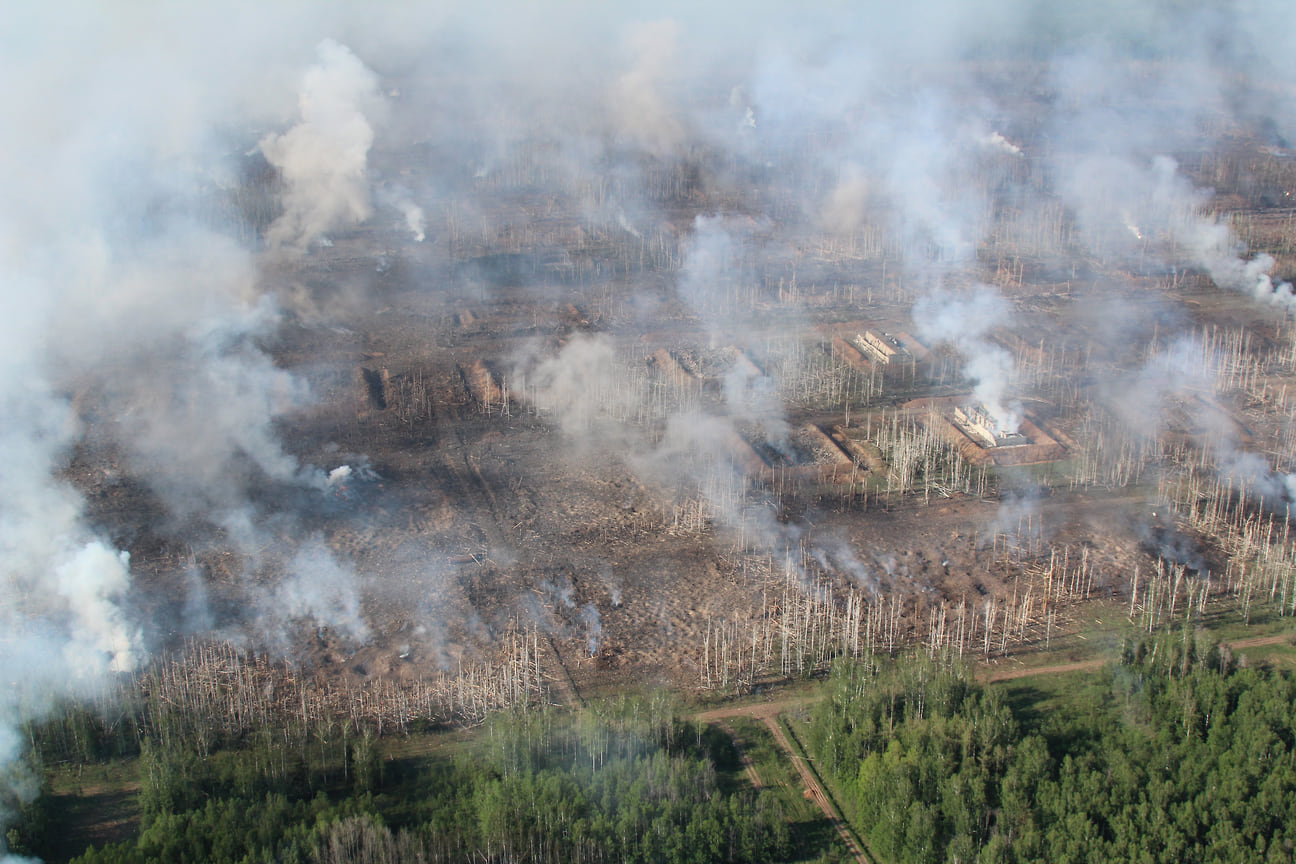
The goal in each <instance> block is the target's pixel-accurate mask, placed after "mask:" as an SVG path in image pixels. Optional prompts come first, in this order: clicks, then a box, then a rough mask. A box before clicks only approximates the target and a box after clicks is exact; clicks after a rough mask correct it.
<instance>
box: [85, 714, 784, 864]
mask: <svg viewBox="0 0 1296 864" xmlns="http://www.w3.org/2000/svg"><path fill="white" fill-rule="evenodd" d="M345 734H346V729H345V727H341V728H337V727H334V728H333V730H332V735H333V736H334V737H335V738H336V737H337V736H342V735H345ZM324 735H325V732H324V731H322V730H315V732H314V733H313V734H311V735H308V736H304V737H296V736H294V735H292V734H287V733H285V732H284V731H283V730H278V731H275V730H264V731H261V732H258V733H256V734H255V735H252V736H249V737H248V738H247V739H246V740H244V741H242V742H239V743H238V744H237V745H232V744H231V745H229V746H225V747H223V748H222V749H219V750H212V749H211V746H210V742H208V743H207V744H206V745H204V747H203V748H202V750H201V751H200V748H197V747H195V746H194V743H193V742H186V741H184V740H183V739H180V738H168V739H161V738H152V739H146V740H145V741H144V742H143V746H142V748H141V753H140V757H139V758H140V772H139V773H140V783H141V791H140V809H141V813H142V821H141V830H140V833H139V835H138V837H137V838H136V839H134V840H133V841H130V842H126V843H119V844H114V845H111V846H108V847H105V848H102V849H98V850H88V851H87V852H86V853H85V854H84V855H83V856H81V857H80V858H78V859H76V860H77V861H79V862H83V864H101V862H102V864H107V862H131V864H135V862H168V864H181V862H195V864H196V862H249V864H251V862H261V861H266V862H270V861H275V862H328V864H332V862H343V861H370V862H387V861H391V862H396V861H401V862H405V861H437V862H441V861H445V862H454V861H465V862H467V861H474V862H477V861H523V860H525V861H537V862H544V861H553V862H560V861H561V862H586V861H588V862H601V861H608V862H611V861H618V862H620V861H666V862H670V861H681V862H684V861H688V862H694V861H696V862H712V861H767V860H778V859H780V858H782V857H785V856H786V855H787V854H788V852H789V849H790V846H789V835H788V826H787V820H786V818H785V817H784V815H783V813H782V812H781V809H780V806H779V804H778V802H777V800H776V799H775V798H774V797H772V796H771V795H770V794H769V793H765V792H758V793H754V792H752V791H751V790H750V789H746V788H742V787H741V786H740V784H738V783H737V781H736V780H732V779H729V777H728V774H726V770H727V771H728V772H730V773H733V774H736V773H737V761H736V760H737V756H736V753H735V752H734V751H733V746H732V742H730V741H729V739H728V738H727V737H726V736H724V735H722V734H720V733H718V732H716V731H715V730H708V729H706V728H704V727H701V726H697V725H695V724H692V723H689V722H686V721H684V720H683V719H682V718H681V717H680V716H679V715H678V714H677V713H676V711H675V709H674V706H673V704H672V703H671V701H670V700H669V699H668V698H666V697H665V696H655V697H651V698H646V699H635V698H624V699H620V700H615V701H610V702H606V703H601V704H598V705H595V706H592V707H590V708H587V709H584V710H582V711H580V712H577V713H574V714H572V713H565V712H560V711H554V710H548V711H535V712H518V713H513V714H501V715H498V716H496V717H495V718H493V719H492V720H491V721H490V722H488V723H487V724H486V726H485V728H483V729H482V730H480V731H479V732H478V733H477V734H476V735H475V736H474V738H473V741H472V743H471V744H469V745H467V746H465V747H464V749H463V750H461V751H460V752H458V754H457V755H456V756H454V757H438V756H435V755H434V756H431V757H420V758H416V759H409V760H397V761H390V760H385V759H383V758H382V756H381V755H380V754H381V751H380V747H379V742H378V741H377V739H376V738H374V737H373V736H372V735H360V736H355V735H351V736H350V738H349V740H345V741H342V742H339V741H336V740H324ZM204 751H205V752H204ZM718 766H719V767H718Z"/></svg>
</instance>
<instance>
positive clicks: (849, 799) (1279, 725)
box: [806, 631, 1296, 864]
mask: <svg viewBox="0 0 1296 864" xmlns="http://www.w3.org/2000/svg"><path fill="white" fill-rule="evenodd" d="M1073 677H1076V683H1075V684H1074V686H1070V687H1067V688H1065V689H1064V690H1063V691H1062V692H1061V694H1060V695H1058V696H1057V697H1055V698H1051V699H1048V700H1042V699H1040V694H1038V693H1032V691H1031V690H1030V688H1021V689H1020V690H1019V691H1018V695H1019V696H1020V697H1021V698H1018V699H1013V698H1011V693H1010V690H1009V688H1007V687H1004V686H1002V685H998V686H992V687H979V686H976V685H975V684H974V683H972V681H971V678H970V676H969V675H968V673H967V670H966V669H965V668H963V667H961V666H960V665H958V664H951V663H939V662H934V661H931V660H928V659H926V658H923V657H910V658H906V659H903V660H901V661H898V662H896V661H891V660H885V659H880V658H879V659H877V660H876V661H874V662H872V663H854V664H845V663H843V664H841V665H839V666H838V667H836V668H835V670H834V672H833V674H832V678H831V681H830V682H829V687H830V694H829V697H828V698H827V699H825V700H824V701H823V702H821V703H820V704H819V705H818V706H817V707H816V709H815V711H814V712H813V716H812V719H811V721H810V724H809V728H808V729H807V730H806V736H807V739H808V741H809V742H810V748H811V750H812V751H813V753H814V755H815V757H816V760H817V762H818V763H819V766H820V770H821V771H822V772H823V773H825V774H827V775H828V776H829V777H831V778H832V780H833V783H834V785H835V788H836V790H837V794H838V795H839V797H840V800H841V803H842V804H843V806H844V808H845V810H846V812H847V813H848V814H849V816H850V817H851V821H852V822H853V824H854V825H855V826H856V827H857V828H859V829H861V830H860V833H861V835H862V836H863V837H864V839H865V841H866V844H867V846H868V848H869V851H870V852H871V853H872V854H873V856H874V857H876V858H877V859H878V861H879V862H881V864H901V862H905V864H929V862H950V864H952V862H982V864H990V862H995V864H998V862H1021V864H1026V862H1051V864H1070V862H1074V864H1094V862H1107V861H1111V862H1116V861H1120V862H1138V864H1144V862H1146V864H1153V862H1167V864H1170V862H1175V864H1182V862H1261V861H1264V862H1291V861H1292V860H1293V848H1294V846H1296V718H1294V715H1293V706H1294V705H1296V682H1294V681H1293V678H1292V676H1291V675H1290V674H1288V673H1283V672H1278V671H1273V670H1268V669H1263V668H1238V667H1237V666H1236V665H1235V664H1234V663H1233V661H1232V660H1231V659H1230V658H1229V657H1228V655H1227V653H1226V652H1221V651H1220V650H1219V649H1218V648H1217V647H1215V646H1211V645H1199V644H1198V642H1197V640H1196V638H1195V637H1194V635H1193V634H1192V633H1191V632H1189V631H1184V632H1182V633H1171V634H1163V635H1160V636H1157V637H1153V638H1149V639H1147V640H1142V641H1140V640H1131V641H1129V642H1128V643H1127V644H1126V645H1125V646H1124V648H1123V650H1122V656H1121V658H1120V661H1119V662H1117V663H1113V664H1109V665H1108V667H1107V668H1106V669H1105V670H1104V671H1102V672H1101V673H1099V674H1097V675H1086V676H1073Z"/></svg>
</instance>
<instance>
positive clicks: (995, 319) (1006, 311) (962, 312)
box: [913, 285, 1022, 432]
mask: <svg viewBox="0 0 1296 864" xmlns="http://www.w3.org/2000/svg"><path fill="white" fill-rule="evenodd" d="M913 318H914V326H915V328H916V329H917V331H918V334H917V335H918V338H919V339H923V340H925V341H927V342H929V343H930V344H933V345H935V344H939V343H944V342H947V343H949V344H950V345H952V346H953V347H954V349H955V350H956V351H958V352H959V354H960V355H961V356H962V357H963V374H964V376H965V377H967V378H968V379H970V380H971V381H972V383H973V391H972V394H973V396H974V398H975V399H976V401H977V402H979V403H981V405H982V406H984V407H985V409H986V411H987V412H988V413H989V415H990V416H991V417H992V418H993V419H994V421H995V424H996V427H997V429H998V430H999V431H1001V432H1016V431H1017V430H1018V428H1019V427H1020V426H1021V420H1022V417H1021V405H1020V403H1019V402H1017V401H1016V400H1014V399H1012V398H1011V395H1010V393H1011V390H1010V388H1011V385H1012V382H1013V373H1014V366H1013V359H1012V355H1010V354H1009V353H1008V352H1007V351H1006V350H1005V349H1004V348H1002V347H1001V346H999V345H996V344H993V343H992V342H990V341H989V338H988V337H989V334H990V333H991V331H993V330H994V329H995V328H997V327H1001V326H1004V325H1006V324H1008V323H1009V322H1010V321H1011V319H1012V314H1011V309H1010V308H1009V306H1008V303H1007V301H1005V300H1004V298H1003V296H1002V295H1000V294H999V292H998V291H997V290H996V289H995V288H993V287H991V286H988V285H979V286H977V287H976V288H974V289H973V290H972V292H971V293H968V294H956V293H954V292H952V291H942V290H938V291H936V292H935V293H932V294H929V295H927V296H926V297H925V298H923V299H922V300H920V301H919V302H918V303H916V304H915V305H914V309H913Z"/></svg>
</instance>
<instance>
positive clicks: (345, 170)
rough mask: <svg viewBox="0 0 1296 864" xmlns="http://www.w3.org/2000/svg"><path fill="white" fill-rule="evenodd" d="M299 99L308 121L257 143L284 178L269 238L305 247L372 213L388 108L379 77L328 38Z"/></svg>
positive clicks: (415, 221) (417, 217)
mask: <svg viewBox="0 0 1296 864" xmlns="http://www.w3.org/2000/svg"><path fill="white" fill-rule="evenodd" d="M299 100H300V101H299V109H300V113H301V121H300V122H299V123H298V124H297V125H295V126H293V128H292V129H289V130H288V131H287V132H284V133H283V134H281V135H274V134H272V135H267V136H266V137H265V138H263V139H261V143H260V145H258V146H259V148H260V150H261V152H262V153H263V154H264V155H265V158H266V161H268V162H269V163H270V164H271V165H273V166H274V167H275V168H277V169H278V170H279V174H280V176H281V177H282V178H283V183H284V192H283V207H284V212H283V215H281V216H280V217H279V218H278V219H276V220H275V222H274V224H273V225H271V226H270V230H269V231H268V232H267V235H266V241H267V243H268V244H269V245H270V246H271V248H278V247H280V246H283V245H289V246H291V247H293V248H296V249H299V250H300V249H303V248H305V247H306V246H307V245H308V244H310V243H311V242H313V241H315V240H317V239H319V238H320V237H321V236H322V235H323V234H324V233H325V232H327V231H331V230H333V229H334V228H335V227H341V226H345V225H353V224H356V223H358V222H363V221H364V220H365V219H367V218H369V215H370V214H371V213H372V212H373V208H372V206H371V204H370V200H369V199H370V196H369V179H368V173H367V165H368V156H369V148H370V147H372V146H373V141H374V130H373V125H372V123H373V118H375V117H380V116H381V115H382V113H383V109H384V107H385V106H384V105H383V102H382V97H381V96H380V95H379V92H378V76H377V75H375V74H374V73H373V72H372V71H371V70H370V69H369V68H368V67H367V66H365V65H364V63H362V62H361V61H360V60H359V59H358V58H357V57H356V56H355V55H354V54H352V53H351V51H350V49H348V48H347V47H346V46H345V45H339V44H338V43H337V42H334V41H333V40H331V39H326V40H324V41H323V42H321V43H320V46H319V49H318V62H317V63H316V65H314V66H312V67H311V68H310V70H308V71H307V73H306V75H305V76H304V77H303V79H302V84H301V95H300V97H299ZM410 206H411V208H413V205H410ZM406 215H407V218H408V219H409V220H410V227H411V229H412V230H413V231H414V232H415V234H416V235H420V234H421V233H422V216H421V214H420V213H418V211H417V210H416V209H410V210H409V211H407V214H406ZM419 239H422V238H421V237H420V238H419Z"/></svg>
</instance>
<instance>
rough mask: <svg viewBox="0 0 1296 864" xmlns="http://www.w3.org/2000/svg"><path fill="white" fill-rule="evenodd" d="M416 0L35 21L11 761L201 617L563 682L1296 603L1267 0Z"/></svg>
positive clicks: (324, 662)
mask: <svg viewBox="0 0 1296 864" xmlns="http://www.w3.org/2000/svg"><path fill="white" fill-rule="evenodd" d="M1122 8H1124V7H1122ZM384 10H385V11H384V12H383V13H382V14H378V15H369V14H367V13H366V14H359V12H357V11H355V10H347V9H346V8H344V7H343V8H339V9H333V10H331V11H329V12H326V13H317V12H314V11H313V12H312V14H311V15H310V16H308V15H306V14H304V11H303V10H300V9H295V8H290V7H288V6H282V5H279V4H271V5H270V6H268V7H267V6H265V5H259V6H257V7H255V8H252V7H248V8H239V9H235V10H232V11H221V12H219V13H218V12H217V11H216V10H214V9H210V8H198V9H195V10H192V11H176V10H168V11H166V12H165V13H163V12H161V11H159V10H153V11H152V13H148V12H145V11H142V10H135V11H130V12H123V11H121V10H109V9H108V8H107V7H106V6H105V5H101V4H90V5H88V6H86V7H85V8H83V9H81V10H79V11H80V12H81V15H80V16H77V17H76V20H75V21H74V22H73V23H72V24H71V25H70V26H60V27H57V28H55V27H52V26H50V23H51V22H50V21H48V20H42V17H41V16H48V15H49V14H53V13H45V12H32V13H30V15H31V16H33V17H31V18H30V19H24V20H23V21H21V22H19V26H18V27H17V28H16V31H15V32H18V33H25V34H42V35H41V37H40V38H35V37H33V39H32V41H31V44H25V45H22V46H17V45H15V46H10V47H12V48H13V49H14V50H12V51H7V52H6V54H8V55H9V56H7V57H6V59H5V60H4V61H3V62H4V67H3V68H4V71H3V73H0V74H3V76H4V80H5V81H6V82H8V83H7V86H6V87H5V88H3V89H4V92H5V95H4V97H3V98H4V99H5V100H6V102H7V103H8V104H7V106H6V107H7V108H8V109H9V110H8V112H6V113H7V114H8V116H13V117H21V118H25V119H26V122H24V123H22V124H19V128H17V129H16V131H15V132H14V134H13V135H12V136H11V141H10V142H9V143H7V144H6V145H5V146H4V148H3V158H4V160H5V167H6V169H7V171H6V176H9V177H11V178H13V182H12V184H11V186H12V188H11V189H10V190H9V192H8V193H7V195H6V202H5V203H4V204H3V206H0V219H3V223H4V232H3V236H4V241H3V245H0V264H2V266H3V274H4V286H5V287H4V291H5V301H6V309H7V311H8V312H9V316H10V340H9V344H8V351H7V352H6V360H5V362H6V369H5V375H4V376H3V382H4V383H3V385H0V387H2V388H3V389H0V399H3V404H4V406H5V407H4V411H3V413H2V414H0V416H2V417H3V420H2V421H0V434H3V437H4V442H5V445H6V446H5V452H6V458H5V460H4V467H3V468H2V469H0V551H2V552H3V556H2V557H3V560H2V561H0V576H2V578H3V584H4V587H5V599H4V601H3V606H0V610H2V613H0V614H3V627H4V634H3V637H2V640H3V641H0V662H2V663H3V664H4V669H5V674H6V676H7V678H6V680H9V681H12V682H13V686H12V687H10V688H9V691H8V695H6V696H2V697H0V709H2V710H3V713H4V716H5V717H6V718H7V719H8V721H10V725H9V726H7V727H6V729H7V730H8V731H7V732H6V733H3V734H0V745H3V746H4V748H5V750H6V752H7V753H8V754H9V755H10V756H12V755H13V754H16V752H17V744H16V741H10V740H8V739H7V738H5V737H4V735H8V738H13V737H14V736H13V734H12V730H14V729H16V724H19V723H21V722H23V721H24V720H27V719H30V718H32V717H37V716H40V715H41V714H42V713H43V712H45V711H47V710H49V709H50V706H51V705H52V704H53V703H54V701H55V700H56V699H57V698H59V697H60V696H63V695H70V696H75V695H77V694H85V693H91V692H94V691H95V690H96V689H97V688H98V687H99V686H101V685H102V683H103V682H104V681H105V680H112V679H113V677H114V676H116V675H118V674H121V673H137V672H139V671H140V670H142V669H145V668H147V667H148V664H149V663H150V662H153V661H154V660H155V659H156V658H160V657H166V656H168V655H169V653H170V652H172V651H174V650H175V649H177V648H178V647H180V646H184V645H186V644H189V645H192V644H194V643H207V642H215V643H228V644H230V645H232V646H234V648H236V649H237V650H238V651H242V652H247V653H248V654H254V655H258V656H264V657H269V658H272V659H273V660H274V661H275V662H282V663H283V664H285V666H286V667H288V668H292V669H297V670H302V671H303V674H305V675H308V676H313V677H315V678H317V679H320V680H325V681H331V682H341V684H340V685H339V686H346V687H356V688H363V687H365V686H367V683H366V682H390V683H391V684H392V686H395V687H397V688H399V687H401V686H407V685H408V686H411V687H412V686H415V685H416V684H417V683H418V682H422V681H425V680H427V679H428V678H429V677H430V676H433V675H440V676H450V677H453V676H456V675H461V674H463V670H465V669H472V668H474V667H475V666H477V665H480V664H483V663H489V662H494V661H496V660H497V659H498V658H499V657H500V655H501V652H502V651H504V650H505V647H504V646H506V645H509V644H513V643H512V642H510V640H511V639H513V638H514V637H516V636H517V635H518V634H529V636H528V638H530V639H531V644H532V645H533V646H535V653H534V655H532V654H528V655H527V658H528V659H527V660H526V661H525V662H528V663H534V664H535V666H536V668H537V669H538V670H539V676H538V677H539V679H542V680H543V681H544V682H546V683H545V685H544V687H545V688H547V693H546V694H545V695H543V697H542V698H546V699H552V700H555V701H563V700H567V701H570V700H573V699H576V698H580V697H581V696H584V695H589V694H591V693H599V692H605V691H608V690H612V689H615V688H617V687H619V686H624V685H625V684H626V683H627V682H631V683H633V682H666V683H669V684H671V685H674V686H680V687H687V688H696V687H734V686H739V687H744V686H751V685H752V684H754V683H756V682H758V681H760V680H764V679H766V678H771V677H779V676H782V675H786V674H792V673H794V672H805V671H808V670H812V669H815V668H821V667H822V666H823V664H824V663H826V662H828V660H829V659H830V658H831V657H832V656H834V655H836V654H840V653H853V652H859V651H861V650H878V649H880V650H893V649H895V648H897V647H900V646H903V645H912V644H920V645H927V646H929V647H930V648H931V649H932V650H937V649H942V648H948V649H952V650H957V651H959V652H970V653H975V654H977V655H983V656H1001V655H1003V654H1005V653H1008V652H1010V651H1011V650H1017V649H1020V648H1029V647H1031V646H1037V645H1039V644H1041V643H1043V642H1045V641H1046V640H1048V639H1051V638H1052V634H1053V633H1054V632H1055V628H1059V629H1065V626H1066V623H1067V621H1068V620H1069V618H1070V616H1072V615H1074V614H1075V613H1076V610H1077V609H1080V608H1082V605H1083V604H1084V603H1086V602H1090V603H1105V604H1108V606H1111V607H1113V608H1119V609H1121V610H1122V611H1124V612H1126V613H1127V615H1128V617H1129V618H1130V620H1132V621H1135V622H1139V623H1149V624H1154V623H1156V622H1164V621H1169V620H1175V618H1176V616H1180V617H1182V616H1189V617H1191V615H1192V614H1193V613H1194V611H1195V612H1196V613H1197V614H1206V612H1207V611H1208V610H1209V609H1211V608H1214V607H1213V606H1211V605H1210V604H1216V603H1217V604H1224V605H1228V604H1240V605H1241V606H1243V607H1244V608H1247V609H1249V608H1250V607H1251V604H1252V603H1255V602H1261V600H1263V602H1267V603H1271V604H1273V605H1274V606H1275V608H1277V609H1278V610H1279V611H1291V610H1290V606H1291V603H1292V602H1293V598H1296V592H1293V591H1292V585H1291V581H1290V580H1291V576H1290V572H1291V570H1292V568H1291V567H1290V566H1287V565H1288V564H1290V562H1291V561H1292V559H1293V551H1292V549H1291V546H1290V544H1288V542H1287V527H1286V526H1287V518H1286V515H1287V505H1288V504H1289V503H1290V501H1291V500H1292V498H1293V494H1292V492H1291V491H1289V486H1291V485H1293V484H1291V483H1290V479H1291V478H1290V474H1289V472H1291V471H1293V469H1296V464H1294V462H1296V460H1294V451H1293V440H1292V423H1291V419H1292V413H1291V412H1292V410H1293V409H1292V405H1291V400H1290V399H1289V396H1288V390H1289V386H1290V385H1292V384H1296V342H1293V336H1292V329H1291V320H1290V319H1291V310H1292V308H1293V295H1292V290H1291V287H1290V286H1289V285H1288V284H1287V282H1286V281H1285V280H1286V279H1288V278H1290V277H1291V275H1292V272H1293V270H1294V269H1296V257H1294V255H1293V243H1294V242H1296V215H1294V214H1296V209H1294V205H1293V204H1292V198H1291V196H1292V193H1293V192H1294V191H1296V153H1294V152H1293V151H1292V150H1291V149H1290V142H1291V141H1293V140H1296V138H1293V136H1294V135H1296V128H1294V127H1293V126H1292V122H1291V119H1290V118H1292V117H1296V112H1293V111H1292V108H1293V107H1296V68H1293V67H1292V66H1291V65H1290V64H1287V65H1283V64H1284V63H1285V61H1283V60H1281V58H1278V57H1276V56H1275V55H1274V54H1273V52H1270V51H1267V50H1264V46H1265V45H1269V44H1275V42H1276V36H1277V34H1281V33H1290V32H1291V30H1292V26H1293V25H1292V23H1291V21H1290V16H1288V15H1286V14H1285V13H1284V10H1283V9H1282V8H1281V7H1280V5H1279V4H1270V5H1268V6H1266V5H1265V4H1259V5H1257V6H1255V7H1254V8H1251V9H1248V10H1247V12H1246V14H1245V15H1244V14H1242V12H1241V11H1234V12H1225V11H1222V10H1220V9H1217V8H1215V7H1214V6H1208V5H1205V4H1203V5H1202V6H1201V7H1196V6H1191V5H1190V6H1189V7H1187V8H1178V7H1176V8H1175V9H1168V8H1163V7H1162V6H1160V5H1157V4H1140V5H1138V6H1137V8H1136V10H1135V13H1137V14H1135V13H1131V14H1128V15H1126V14H1121V15H1119V16H1113V15H1106V14H1104V12H1103V10H1102V9H1094V10H1092V11H1086V12H1084V13H1080V12H1074V13H1071V12H1062V11H1058V10H1055V9H1053V8H1052V7H1051V6H1050V5H1049V4H1035V5H1033V4H1029V3H1026V4H985V3H974V4H971V5H968V4H954V5H951V6H949V7H946V6H945V5H944V4H941V3H931V4H924V5H922V7H921V8H920V9H917V10H911V11H909V12H905V13H903V14H902V13H900V12H896V11H887V12H883V11H882V10H880V9H877V10H873V14H865V13H864V10H859V11H858V12H852V13H850V14H847V13H845V12H843V11H842V10H840V9H838V8H836V7H824V8H815V9H809V10H803V11H800V12H798V13H797V14H796V15H795V16H791V17H788V16H787V15H786V14H785V13H783V12H780V11H778V10H775V9H766V8H762V7H757V8H754V9H752V10H750V11H749V12H748V11H744V13H742V14H741V15H739V14H737V13H734V12H733V11H732V10H725V11H719V10H717V11H714V12H703V11H699V10H696V9H692V10H686V9H675V8H662V9H651V10H648V9H642V10H617V11H616V12H615V13H611V12H607V11H606V10H602V9H599V10H597V14H596V10H595V9H594V8H593V7H579V6H577V7H571V6H563V7H561V8H559V9H556V10H547V11H544V12H541V11H539V10H533V9H521V8H509V9H507V10H505V11H507V13H508V14H505V15H502V16H485V14H484V13H475V12H469V11H467V10H466V9H465V10H454V9H452V8H448V7H447V8H444V9H440V10H437V11H428V10H424V9H415V8H413V7H408V8H407V7H402V6H391V7H384ZM64 23H66V22H64ZM892 334H903V338H901V337H898V336H893V335H892ZM870 339H871V340H872V341H870ZM888 345H890V346H902V345H907V346H909V347H908V348H905V349H904V350H903V351H900V350H896V351H893V350H892V348H888V347H886V346H888ZM870 346H872V347H870ZM878 346H882V347H881V348H879V347H878ZM1293 395H1296V393H1294V394H1293ZM956 406H977V407H978V408H979V411H980V413H978V414H977V416H978V417H982V418H984V419H983V420H980V421H978V422H982V423H985V424H989V426H990V427H992V428H990V429H989V432H988V433H986V434H988V436H989V437H988V439H987V440H992V441H993V440H1000V441H1003V442H1008V445H1009V446H1003V447H996V448H989V447H986V446H983V444H984V442H982V443H978V440H979V439H978V434H979V433H977V432H976V430H970V431H969V428H968V427H967V426H966V425H964V426H960V425H959V422H961V421H957V422H956V420H955V419H953V415H952V414H951V412H952V410H953V408H954V407H956ZM1014 435H1015V437H1014ZM1021 448H1028V449H1021ZM1266 526H1267V531H1266ZM1284 568H1285V569H1284ZM1284 574H1285V575H1284ZM1140 579H1141V580H1142V581H1141V582H1140ZM383 686H386V684H384V685H383ZM535 695H536V694H534V693H531V692H530V691H528V693H527V697H526V698H532V697H533V696H535Z"/></svg>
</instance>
